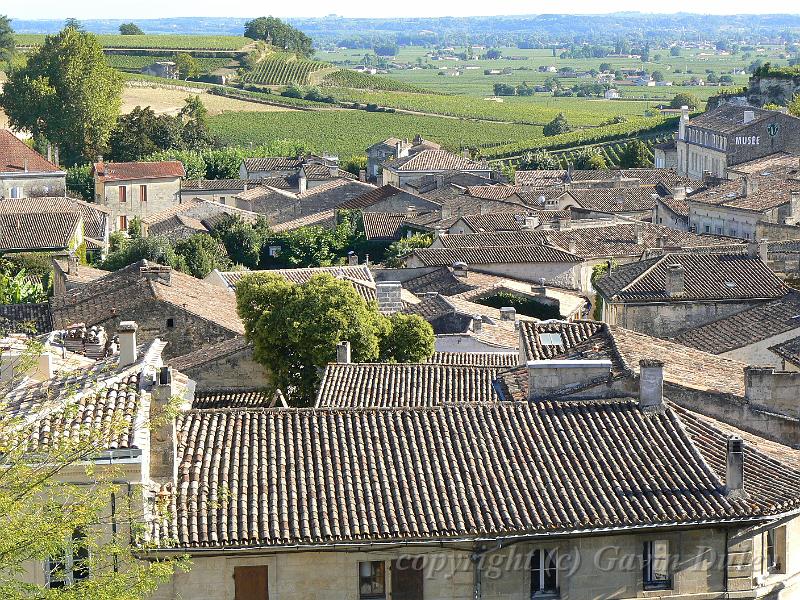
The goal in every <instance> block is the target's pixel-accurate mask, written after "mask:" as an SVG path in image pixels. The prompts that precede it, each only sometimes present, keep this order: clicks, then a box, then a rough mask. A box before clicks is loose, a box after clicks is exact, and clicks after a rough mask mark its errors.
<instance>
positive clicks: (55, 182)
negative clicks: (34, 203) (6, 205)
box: [0, 173, 67, 198]
mask: <svg viewBox="0 0 800 600" xmlns="http://www.w3.org/2000/svg"><path fill="white" fill-rule="evenodd" d="M13 188H22V191H21V193H20V194H18V195H17V197H18V198H41V197H44V196H64V195H66V193H67V179H66V176H65V175H64V173H60V174H57V173H56V174H53V175H45V174H44V173H28V174H26V175H23V174H16V175H14V176H11V177H8V176H6V177H0V198H11V197H12V196H13V194H12V192H11V190H12V189H13Z"/></svg>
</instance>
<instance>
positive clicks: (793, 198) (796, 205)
mask: <svg viewBox="0 0 800 600" xmlns="http://www.w3.org/2000/svg"><path fill="white" fill-rule="evenodd" d="M789 213H790V215H791V219H792V223H790V225H797V224H798V221H800V191H797V190H792V191H791V193H790V194H789Z"/></svg>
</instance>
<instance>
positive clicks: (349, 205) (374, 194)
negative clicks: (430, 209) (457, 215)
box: [337, 184, 430, 209]
mask: <svg viewBox="0 0 800 600" xmlns="http://www.w3.org/2000/svg"><path fill="white" fill-rule="evenodd" d="M397 195H401V196H406V197H408V198H409V199H410V200H414V199H417V200H422V201H423V202H425V203H426V204H428V203H430V200H426V199H423V198H422V197H420V196H418V195H417V194H414V193H412V192H408V191H406V190H401V189H400V188H398V187H395V186H393V185H391V184H387V185H382V186H380V187H377V188H373V189H370V190H368V191H366V192H364V193H363V194H361V195H359V196H356V197H355V198H349V199H348V200H346V201H345V202H342V203H341V204H340V205H339V206H337V208H343V209H356V208H368V207H370V206H372V205H373V204H377V203H378V202H382V201H384V200H386V199H388V198H392V197H393V196H397Z"/></svg>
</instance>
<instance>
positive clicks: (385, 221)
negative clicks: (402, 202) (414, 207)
mask: <svg viewBox="0 0 800 600" xmlns="http://www.w3.org/2000/svg"><path fill="white" fill-rule="evenodd" d="M361 216H362V219H363V223H364V237H366V238H367V239H368V240H399V239H400V237H401V232H402V230H403V227H404V226H405V225H406V224H407V223H408V217H409V215H408V213H379V212H365V213H362V215H361Z"/></svg>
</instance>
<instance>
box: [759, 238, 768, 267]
mask: <svg viewBox="0 0 800 600" xmlns="http://www.w3.org/2000/svg"><path fill="white" fill-rule="evenodd" d="M758 258H760V259H761V261H762V262H763V263H765V264H766V263H767V261H768V260H769V240H768V239H767V238H763V239H761V240H759V241H758Z"/></svg>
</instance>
